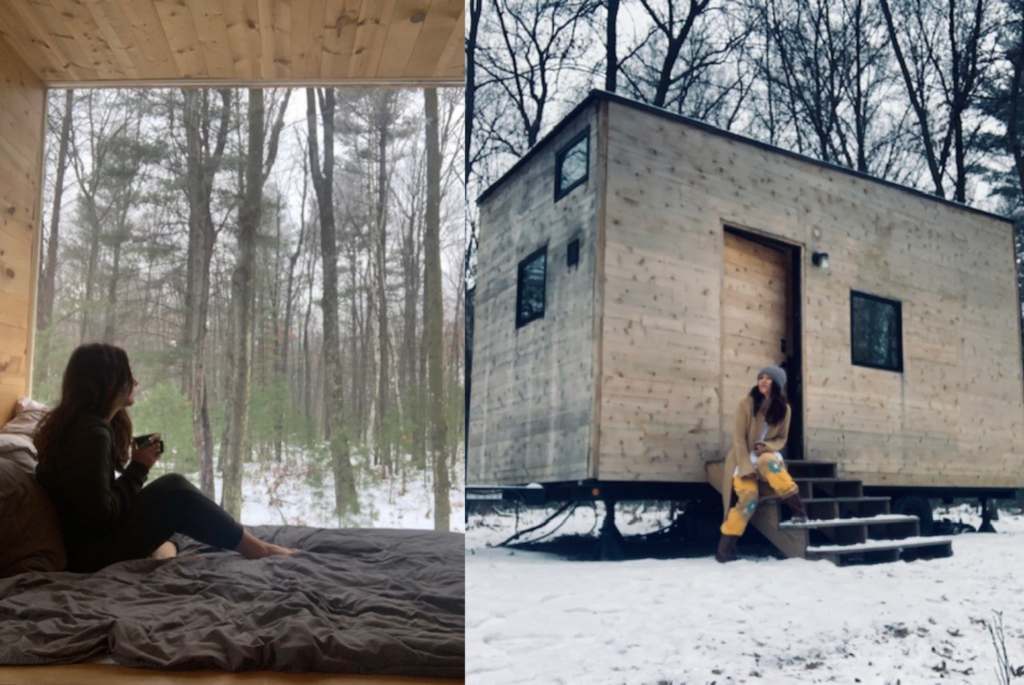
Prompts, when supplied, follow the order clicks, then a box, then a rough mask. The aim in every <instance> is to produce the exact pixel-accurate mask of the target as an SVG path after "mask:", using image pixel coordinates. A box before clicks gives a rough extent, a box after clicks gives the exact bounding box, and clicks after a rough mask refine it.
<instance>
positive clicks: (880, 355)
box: [850, 290, 903, 373]
mask: <svg viewBox="0 0 1024 685" xmlns="http://www.w3.org/2000/svg"><path fill="white" fill-rule="evenodd" d="M850 337H851V346H852V348H853V364H854V365H855V366H868V367H871V368H874V369H885V370H886V371H895V372H897V373H903V313H902V306H901V305H900V303H899V302H897V301H896V300H889V299H886V298H884V297H878V296H877V295H868V294H867V293H859V292H857V291H856V290H851V291H850Z"/></svg>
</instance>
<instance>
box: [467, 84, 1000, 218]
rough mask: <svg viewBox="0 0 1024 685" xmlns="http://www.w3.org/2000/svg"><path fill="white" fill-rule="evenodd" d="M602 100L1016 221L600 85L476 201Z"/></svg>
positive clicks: (985, 215) (936, 200)
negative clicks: (617, 93)
mask: <svg viewBox="0 0 1024 685" xmlns="http://www.w3.org/2000/svg"><path fill="white" fill-rule="evenodd" d="M600 101H605V102H613V103H615V104H619V105H622V106H624V107H629V108H631V109H635V110H639V111H642V112H647V113H648V114H653V115H655V116H659V117H662V118H664V119H668V120H670V121H675V122H678V123H682V124H686V125H688V126H692V127H694V128H697V129H699V130H701V131H704V132H706V133H710V134H711V135H715V136H719V137H723V138H727V139H729V140H734V141H736V142H739V143H743V144H744V145H751V146H753V147H757V148H760V149H762V150H767V151H769V152H772V153H775V154H779V155H782V156H784V157H789V158H790V159H795V160H798V161H801V162H807V163H808V164H812V165H814V166H817V167H821V168H823V169H829V170H831V171H836V172H839V173H842V174H845V175H849V176H853V177H855V178H860V179H862V180H865V181H869V182H872V183H879V184H881V185H883V186H887V187H889V188H893V189H895V190H901V191H903V192H907V193H911V194H913V195H916V196H918V197H922V198H925V199H928V200H932V201H935V202H939V203H942V204H944V205H947V206H951V207H956V208H957V209H962V210H965V211H967V212H970V213H973V214H978V215H980V216H984V217H987V218H989V219H994V220H996V221H1001V222H1005V223H1007V224H1011V225H1012V224H1013V223H1014V220H1013V219H1011V218H1010V217H1006V216H1003V215H1002V214H996V213H994V212H989V211H986V210H984V209H978V208H977V207H972V206H970V205H966V204H963V203H960V202H956V201H954V200H949V199H947V198H943V197H939V196H938V195H934V194H932V193H927V192H925V191H923V190H918V189H917V188H912V187H910V186H905V185H902V184H900V183H896V182H894V181H889V180H886V179H884V178H878V177H877V176H872V175H871V174H866V173H864V172H862V171H857V170H856V169H851V168H849V167H844V166H841V165H839V164H834V163H832V162H824V161H822V160H820V159H815V158H814V157H808V156H807V155H803V154H800V153H798V152H793V151H791V150H786V149H785V148H781V147H777V146H775V145H770V144H768V143H764V142H761V141H759V140H756V139H754V138H750V137H748V136H745V135H742V134H739V133H734V132H732V131H726V130H725V129H721V128H718V127H717V126H712V125H711V124H708V123H705V122H703V121H699V120H697V119H691V118H690V117H687V116H684V115H682V114H675V113H673V112H669V111H668V110H665V109H662V108H660V107H655V106H654V105H650V104H647V103H644V102H637V101H635V100H630V99H629V98H625V97H623V96H621V95H616V94H615V93H609V92H608V91H605V90H599V89H594V90H591V91H590V92H589V93H588V94H587V96H586V97H585V98H584V99H583V100H582V101H581V102H580V103H579V104H578V105H576V106H575V107H573V109H572V111H570V112H569V113H568V114H566V115H565V116H564V117H563V118H562V119H561V120H560V121H559V122H558V123H557V124H555V126H554V128H552V129H551V131H549V132H548V133H547V135H545V136H544V137H543V138H541V139H540V140H539V141H538V142H537V144H536V145H534V146H533V147H532V148H530V149H529V150H527V152H526V154H524V155H523V156H522V157H521V158H520V159H519V160H518V161H516V163H515V164H513V165H512V166H511V167H510V168H509V169H508V170H507V171H506V172H505V173H503V174H502V175H501V176H500V177H498V179H497V180H496V181H494V183H492V184H491V185H490V186H488V187H487V188H486V189H485V190H484V191H483V192H481V193H480V194H479V195H478V196H477V200H476V203H477V205H480V204H482V203H483V202H484V201H485V200H487V198H488V197H490V196H491V195H492V194H494V193H495V192H496V191H497V189H498V188H499V187H500V186H501V185H503V184H504V183H505V182H506V181H507V180H508V179H509V178H510V177H511V176H513V175H514V174H515V173H516V172H517V171H518V170H519V169H520V168H521V167H522V166H523V165H525V164H526V162H527V161H529V160H530V159H532V158H533V157H534V156H535V155H536V154H537V153H538V152H539V150H540V149H541V148H542V147H544V146H545V145H546V144H547V143H548V142H549V141H550V140H551V139H552V138H554V137H555V136H557V135H558V134H559V133H560V132H561V131H562V130H563V129H564V128H565V127H566V126H567V125H568V124H569V122H571V121H573V120H574V119H575V118H576V117H577V116H579V114H580V113H581V112H582V111H584V110H585V109H587V108H588V107H590V106H591V105H592V104H594V103H595V102H600Z"/></svg>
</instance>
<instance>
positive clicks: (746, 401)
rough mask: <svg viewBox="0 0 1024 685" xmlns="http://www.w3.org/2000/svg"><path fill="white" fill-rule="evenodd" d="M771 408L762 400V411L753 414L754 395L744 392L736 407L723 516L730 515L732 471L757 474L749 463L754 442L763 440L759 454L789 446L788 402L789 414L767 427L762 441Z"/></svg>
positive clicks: (751, 474)
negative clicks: (766, 432)
mask: <svg viewBox="0 0 1024 685" xmlns="http://www.w3.org/2000/svg"><path fill="white" fill-rule="evenodd" d="M767 411H768V402H767V401H764V402H761V410H760V411H759V412H758V413H757V415H756V416H755V415H754V398H752V397H751V396H750V395H749V394H747V395H744V397H743V399H742V400H740V404H739V406H738V407H737V408H736V428H735V430H734V432H733V439H732V449H730V450H729V454H728V455H727V456H726V457H725V472H724V473H723V474H722V508H723V510H724V515H726V516H728V514H729V506H730V503H731V501H732V474H733V472H734V471H735V470H736V469H739V475H740V476H741V477H742V476H754V477H756V476H757V469H755V468H754V465H753V464H751V463H750V453H751V452H754V451H755V450H754V444H755V443H757V442H763V443H764V444H765V446H764V447H763V448H761V449H760V450H756V451H757V453H758V454H764V453H765V452H779V451H781V450H782V448H783V447H785V445H786V438H787V437H788V436H789V418H790V415H791V413H792V411H791V410H790V407H789V404H788V403H787V404H786V416H785V418H783V419H782V421H780V422H779V423H777V424H775V425H774V426H768V434H767V435H766V436H765V438H764V440H761V439H760V438H761V430H762V429H763V428H764V423H765V413H766V412H767Z"/></svg>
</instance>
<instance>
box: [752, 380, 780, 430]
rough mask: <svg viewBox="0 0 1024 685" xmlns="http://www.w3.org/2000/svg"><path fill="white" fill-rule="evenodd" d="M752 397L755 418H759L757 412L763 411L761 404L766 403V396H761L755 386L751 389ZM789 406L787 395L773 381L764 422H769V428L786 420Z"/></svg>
mask: <svg viewBox="0 0 1024 685" xmlns="http://www.w3.org/2000/svg"><path fill="white" fill-rule="evenodd" d="M750 397H751V398H753V400H754V416H757V412H759V411H760V410H761V402H763V401H764V395H762V394H761V391H760V390H759V389H758V387H757V386H756V385H755V386H754V387H752V388H751V389H750ZM787 404H789V399H787V398H786V393H784V392H782V390H781V389H780V388H779V386H778V385H776V383H775V381H774V380H773V381H772V390H771V395H770V397H769V398H768V411H767V412H765V415H764V420H765V421H767V422H768V425H769V426H774V425H775V424H777V423H778V422H780V421H782V420H783V419H784V418H786V405H787Z"/></svg>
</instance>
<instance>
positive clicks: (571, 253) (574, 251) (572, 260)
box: [565, 238, 580, 271]
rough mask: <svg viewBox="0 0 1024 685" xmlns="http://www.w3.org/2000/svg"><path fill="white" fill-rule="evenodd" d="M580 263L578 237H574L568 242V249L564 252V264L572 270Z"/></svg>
mask: <svg viewBox="0 0 1024 685" xmlns="http://www.w3.org/2000/svg"><path fill="white" fill-rule="evenodd" d="M579 264H580V239H579V238H576V239H575V240H573V241H572V242H570V243H569V249H568V250H566V253H565V265H566V266H568V267H569V270H570V271H572V270H573V269H575V268H576V267H577V266H579Z"/></svg>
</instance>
